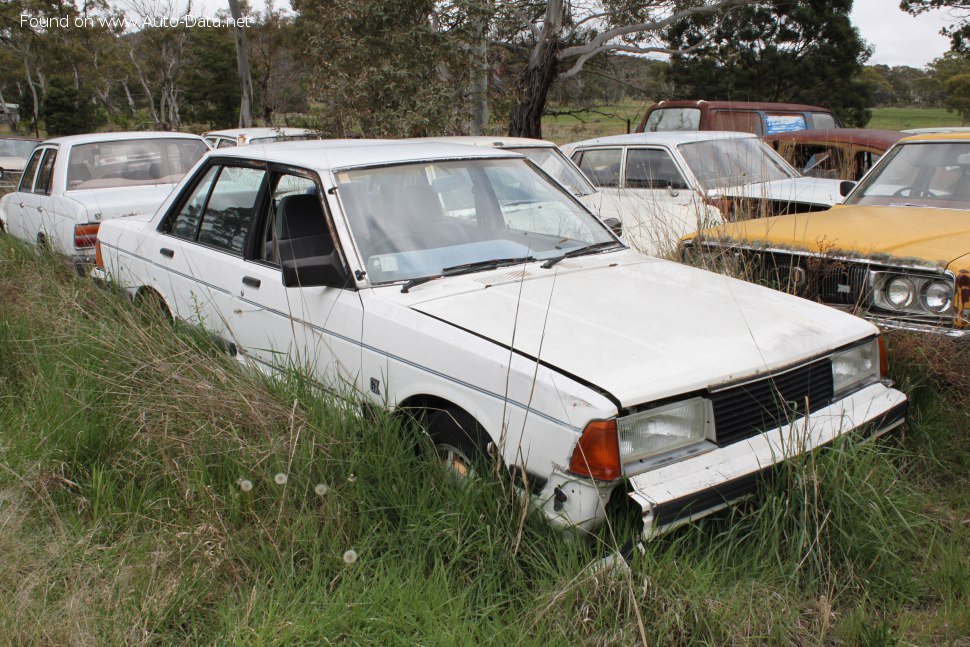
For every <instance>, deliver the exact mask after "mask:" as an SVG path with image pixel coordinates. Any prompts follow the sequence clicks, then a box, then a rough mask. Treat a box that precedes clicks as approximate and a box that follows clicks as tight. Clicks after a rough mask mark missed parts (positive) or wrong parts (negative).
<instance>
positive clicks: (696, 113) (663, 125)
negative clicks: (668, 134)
mask: <svg viewBox="0 0 970 647" xmlns="http://www.w3.org/2000/svg"><path fill="white" fill-rule="evenodd" d="M700 126H701V111H700V109H699V108H657V109H654V110H651V111H650V114H649V115H647V123H646V124H644V126H643V130H644V132H648V133H655V132H657V131H663V130H697V129H699V128H700Z"/></svg>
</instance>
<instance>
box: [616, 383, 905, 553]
mask: <svg viewBox="0 0 970 647" xmlns="http://www.w3.org/2000/svg"><path fill="white" fill-rule="evenodd" d="M907 409H908V401H907V399H906V396H905V395H904V394H903V393H901V392H899V391H897V390H895V389H893V388H890V387H889V386H887V385H885V384H882V383H877V384H872V385H870V386H867V387H865V388H863V389H861V390H859V391H857V392H855V393H853V394H851V395H849V396H847V397H845V398H843V399H842V400H839V401H838V402H835V403H833V404H832V405H830V406H828V407H826V408H824V409H821V410H819V411H816V412H815V413H813V414H812V415H811V416H809V417H806V418H801V419H798V420H796V421H794V422H793V423H791V424H789V425H787V426H786V427H782V428H778V429H772V430H770V431H766V432H764V433H762V434H760V435H758V436H754V437H752V438H748V439H746V440H742V441H739V442H736V443H733V444H731V445H727V446H725V447H719V448H717V449H714V450H712V451H709V452H707V453H705V454H701V455H699V456H694V457H691V458H688V459H685V460H683V461H680V462H677V463H672V464H669V465H665V466H663V467H660V468H657V469H653V470H650V471H648V472H643V473H641V474H636V475H634V476H631V477H630V478H629V484H630V492H629V496H630V498H631V499H632V500H633V501H634V502H635V503H636V504H637V505H638V506H640V508H641V510H642V512H643V536H644V538H647V539H649V538H651V537H654V536H656V535H658V534H660V533H663V532H666V531H668V530H672V529H673V528H676V527H677V526H680V525H683V524H685V523H689V522H691V521H695V520H697V519H700V518H701V517H704V516H706V515H708V514H711V513H712V512H716V511H718V510H721V509H723V508H725V507H727V506H729V505H731V504H732V503H734V502H736V501H738V500H740V499H742V498H744V497H746V496H748V495H750V494H752V493H753V492H754V491H755V489H756V488H757V486H758V483H759V482H760V481H761V480H762V479H763V478H764V477H765V476H767V475H769V474H770V473H771V471H772V470H773V469H774V468H775V467H776V466H777V465H779V464H780V463H782V462H783V461H785V460H786V459H788V458H793V457H795V456H799V455H801V454H804V453H806V452H809V451H811V450H814V449H816V448H818V447H822V446H824V445H827V444H829V443H831V442H832V441H833V440H835V439H836V438H838V437H839V436H842V435H845V434H848V433H851V432H853V431H856V430H860V429H861V430H864V431H865V432H866V433H867V434H868V435H870V436H878V435H880V434H883V433H885V432H887V431H889V430H890V429H893V428H894V427H897V426H899V425H901V424H902V423H903V422H904V421H905V419H906V412H907Z"/></svg>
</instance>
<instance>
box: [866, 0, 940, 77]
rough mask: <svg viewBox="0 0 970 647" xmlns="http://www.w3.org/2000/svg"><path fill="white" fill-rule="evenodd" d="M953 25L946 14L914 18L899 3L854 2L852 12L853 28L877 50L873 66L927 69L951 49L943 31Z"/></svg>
mask: <svg viewBox="0 0 970 647" xmlns="http://www.w3.org/2000/svg"><path fill="white" fill-rule="evenodd" d="M953 22H954V21H953V18H952V16H950V15H948V13H947V12H945V11H930V12H927V13H924V14H922V15H920V16H916V17H914V16H911V15H909V14H908V13H905V12H903V11H900V10H899V2H898V1H897V0H855V3H854V4H853V8H852V24H854V25H855V26H856V27H857V28H858V29H859V33H861V34H862V37H863V38H864V39H865V40H866V41H867V42H868V43H869V44H870V45H872V46H873V48H874V50H875V51H874V52H873V54H872V58H870V59H869V64H870V65H876V64H883V65H910V66H912V67H923V66H925V65H926V64H927V63H929V62H930V61H932V60H933V59H934V58H938V57H940V56H942V55H943V53H944V52H946V51H947V50H948V49H950V39H949V38H947V37H945V36H941V35H940V28H941V27H945V26H947V25H950V24H952V23H953Z"/></svg>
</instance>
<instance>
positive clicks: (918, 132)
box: [903, 126, 970, 135]
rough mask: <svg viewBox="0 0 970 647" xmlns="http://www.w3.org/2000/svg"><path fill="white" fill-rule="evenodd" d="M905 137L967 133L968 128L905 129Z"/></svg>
mask: <svg viewBox="0 0 970 647" xmlns="http://www.w3.org/2000/svg"><path fill="white" fill-rule="evenodd" d="M903 132H904V133H906V134H907V135H929V134H931V133H968V132H970V126H933V127H931V128H907V129H906V130H904V131H903Z"/></svg>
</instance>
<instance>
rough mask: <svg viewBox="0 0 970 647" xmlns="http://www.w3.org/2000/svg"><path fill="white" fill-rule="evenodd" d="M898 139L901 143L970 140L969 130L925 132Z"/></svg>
mask: <svg viewBox="0 0 970 647" xmlns="http://www.w3.org/2000/svg"><path fill="white" fill-rule="evenodd" d="M899 141H900V143H902V144H908V143H911V142H968V141H970V132H944V133H925V134H922V135H911V136H909V137H905V138H904V139H901V140H899Z"/></svg>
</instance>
